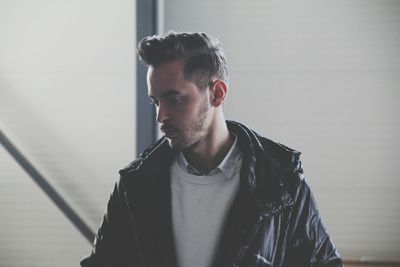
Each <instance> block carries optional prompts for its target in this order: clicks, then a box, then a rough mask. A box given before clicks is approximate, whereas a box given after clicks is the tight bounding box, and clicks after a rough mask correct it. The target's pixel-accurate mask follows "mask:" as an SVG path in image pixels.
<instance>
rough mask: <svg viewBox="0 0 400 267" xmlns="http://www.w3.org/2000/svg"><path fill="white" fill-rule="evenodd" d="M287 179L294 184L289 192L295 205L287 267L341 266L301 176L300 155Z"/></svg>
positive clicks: (311, 194) (340, 261)
mask: <svg viewBox="0 0 400 267" xmlns="http://www.w3.org/2000/svg"><path fill="white" fill-rule="evenodd" d="M288 177H291V179H290V180H291V181H297V182H295V183H293V184H292V186H291V187H290V189H289V190H290V192H291V193H292V195H293V196H294V200H295V203H294V207H293V210H292V212H293V213H292V219H291V227H290V228H291V229H292V230H291V233H292V235H291V239H290V240H291V241H290V246H289V257H288V262H289V263H290V264H288V266H292V265H293V266H312V267H320V266H321V267H328V266H329V267H339V266H343V263H342V260H341V258H340V256H339V253H338V251H337V250H336V248H335V246H334V244H333V242H332V240H331V238H330V236H329V234H328V232H327V231H326V228H325V226H324V225H323V222H322V219H321V216H320V213H319V211H318V208H317V204H316V202H315V198H314V195H313V193H312V191H311V189H310V187H309V185H308V184H307V182H306V180H305V177H304V176H303V168H302V164H301V161H300V159H299V155H297V156H296V157H295V158H294V160H293V161H292V168H291V172H290V174H289V175H288ZM299 262H301V264H300V265H299V264H298V263H299Z"/></svg>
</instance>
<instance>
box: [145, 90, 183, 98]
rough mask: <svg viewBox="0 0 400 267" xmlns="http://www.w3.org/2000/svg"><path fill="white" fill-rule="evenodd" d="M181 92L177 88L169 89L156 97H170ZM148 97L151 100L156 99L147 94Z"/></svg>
mask: <svg viewBox="0 0 400 267" xmlns="http://www.w3.org/2000/svg"><path fill="white" fill-rule="evenodd" d="M180 94H181V93H180V92H179V91H177V90H169V91H168V92H165V93H163V94H162V95H160V96H159V97H158V98H166V97H170V96H176V95H180ZM149 97H150V98H151V99H153V100H155V99H157V98H156V97H155V96H152V95H149Z"/></svg>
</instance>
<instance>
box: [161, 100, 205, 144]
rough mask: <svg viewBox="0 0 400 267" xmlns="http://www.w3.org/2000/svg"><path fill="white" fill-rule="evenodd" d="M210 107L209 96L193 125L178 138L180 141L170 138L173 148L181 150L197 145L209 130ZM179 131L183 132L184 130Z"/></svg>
mask: <svg viewBox="0 0 400 267" xmlns="http://www.w3.org/2000/svg"><path fill="white" fill-rule="evenodd" d="M209 109H210V107H209V105H208V101H207V97H204V100H203V102H202V103H201V106H200V108H199V111H198V113H197V116H195V117H194V119H193V121H192V122H191V125H190V126H189V127H187V128H186V130H185V132H186V133H187V134H186V136H185V135H184V136H181V140H178V142H175V143H174V142H173V140H172V139H168V144H169V145H170V147H171V148H172V150H174V151H177V152H181V151H183V150H185V149H188V148H190V147H191V146H193V145H195V144H196V143H197V142H198V141H199V140H200V139H201V137H202V136H203V135H204V133H206V132H207V127H208V126H207V125H208V124H209V123H208V122H207V117H208V116H207V115H208V113H209ZM179 133H182V131H180V132H179Z"/></svg>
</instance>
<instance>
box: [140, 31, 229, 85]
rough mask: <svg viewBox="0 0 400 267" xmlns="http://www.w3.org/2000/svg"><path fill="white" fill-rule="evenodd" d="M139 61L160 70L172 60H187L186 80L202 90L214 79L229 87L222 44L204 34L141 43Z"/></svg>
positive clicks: (158, 37) (183, 34) (168, 36)
mask: <svg viewBox="0 0 400 267" xmlns="http://www.w3.org/2000/svg"><path fill="white" fill-rule="evenodd" d="M138 55H139V58H140V60H141V61H142V62H143V63H145V64H146V65H148V66H152V67H154V68H155V67H157V66H159V65H160V64H162V63H167V62H170V61H173V60H177V59H182V60H184V63H185V64H184V76H185V79H186V80H189V81H192V82H193V83H195V84H196V85H197V86H198V87H199V88H200V89H205V88H206V87H207V86H208V85H209V83H210V82H211V81H212V79H213V77H216V78H218V79H221V80H223V81H225V82H226V83H228V68H227V64H226V58H225V54H224V52H223V51H222V45H221V43H220V42H219V41H218V40H217V39H216V38H213V37H211V36H209V35H208V34H206V33H203V32H194V33H191V32H173V31H169V32H168V33H166V34H164V35H153V36H148V37H145V38H144V39H142V40H141V41H140V42H139V45H138Z"/></svg>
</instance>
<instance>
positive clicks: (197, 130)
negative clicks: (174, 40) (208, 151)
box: [147, 60, 212, 150]
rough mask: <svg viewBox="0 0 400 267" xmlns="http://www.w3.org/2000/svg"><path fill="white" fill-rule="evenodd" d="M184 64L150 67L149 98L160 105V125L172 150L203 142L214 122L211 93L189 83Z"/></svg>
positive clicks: (158, 111) (158, 112)
mask: <svg viewBox="0 0 400 267" xmlns="http://www.w3.org/2000/svg"><path fill="white" fill-rule="evenodd" d="M183 66H184V62H183V61H182V60H175V61H172V62H168V63H164V64H161V65H160V66H158V67H156V68H153V67H150V68H149V70H148V73H147V85H148V90H149V96H150V98H151V99H152V101H153V102H154V104H155V106H156V112H157V122H158V123H160V128H161V131H162V132H163V133H164V134H165V137H166V138H167V139H168V141H169V144H170V146H171V147H172V148H174V149H178V150H183V149H186V148H189V147H191V146H193V145H195V144H196V143H198V142H199V141H201V140H202V139H203V138H204V137H205V136H206V135H207V133H208V131H209V128H210V125H211V121H212V108H211V104H210V92H209V91H210V90H209V88H206V89H204V90H200V89H199V88H198V87H197V86H196V85H195V84H194V83H193V82H191V81H188V80H185V78H184V73H183Z"/></svg>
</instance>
